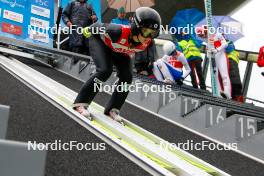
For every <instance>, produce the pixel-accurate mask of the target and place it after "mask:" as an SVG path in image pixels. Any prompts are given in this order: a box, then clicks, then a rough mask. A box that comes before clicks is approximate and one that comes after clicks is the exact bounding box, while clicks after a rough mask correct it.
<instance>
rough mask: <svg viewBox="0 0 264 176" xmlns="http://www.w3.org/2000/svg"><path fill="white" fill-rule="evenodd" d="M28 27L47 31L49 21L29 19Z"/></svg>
mask: <svg viewBox="0 0 264 176" xmlns="http://www.w3.org/2000/svg"><path fill="white" fill-rule="evenodd" d="M30 25H31V26H35V27H39V28H43V29H48V28H49V21H46V20H42V19H39V18H35V17H31V18H30Z"/></svg>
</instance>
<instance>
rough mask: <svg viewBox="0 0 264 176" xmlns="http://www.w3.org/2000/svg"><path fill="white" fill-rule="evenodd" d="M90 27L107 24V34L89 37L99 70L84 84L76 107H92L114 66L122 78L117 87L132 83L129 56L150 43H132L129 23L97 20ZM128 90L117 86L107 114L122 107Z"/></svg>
mask: <svg viewBox="0 0 264 176" xmlns="http://www.w3.org/2000/svg"><path fill="white" fill-rule="evenodd" d="M91 27H93V28H99V27H105V33H103V34H96V35H92V36H91V37H90V38H89V41H90V45H89V49H90V53H91V56H92V58H93V61H94V64H95V65H96V72H95V73H94V74H93V75H92V76H91V77H90V78H89V80H88V81H87V82H86V83H85V84H84V85H83V86H82V88H81V90H80V92H79V94H78V96H77V98H76V100H75V102H74V106H86V107H88V106H89V104H90V103H91V102H92V100H93V99H94V97H95V95H96V94H97V93H98V91H99V89H98V87H100V85H101V84H102V83H103V82H105V81H106V80H107V79H108V78H109V77H110V76H111V74H112V71H113V65H114V66H115V67H116V69H117V76H118V78H119V80H118V82H117V86H118V85H129V84H131V82H132V65H131V59H130V57H129V55H130V54H133V53H135V52H140V51H144V50H145V49H146V48H147V47H148V45H149V44H150V43H151V39H149V40H146V41H145V43H143V44H142V43H135V42H133V41H132V40H131V39H130V37H131V29H130V26H125V25H117V24H103V23H99V22H98V23H94V24H93V25H92V26H91ZM96 86H97V88H96ZM124 89H125V88H124ZM128 93H129V92H128V91H127V89H126V91H117V89H115V91H114V92H113V94H112V96H111V99H110V101H109V102H108V104H107V106H106V108H105V112H104V113H105V114H106V115H108V114H109V112H110V111H111V109H118V110H120V108H121V107H122V105H123V104H124V102H125V100H126V97H127V95H128Z"/></svg>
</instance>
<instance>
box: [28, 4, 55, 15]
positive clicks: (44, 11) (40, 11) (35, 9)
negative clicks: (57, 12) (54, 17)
mask: <svg viewBox="0 0 264 176" xmlns="http://www.w3.org/2000/svg"><path fill="white" fill-rule="evenodd" d="M31 13H33V14H35V15H39V16H43V17H46V18H50V10H49V9H46V8H43V7H39V6H36V5H31Z"/></svg>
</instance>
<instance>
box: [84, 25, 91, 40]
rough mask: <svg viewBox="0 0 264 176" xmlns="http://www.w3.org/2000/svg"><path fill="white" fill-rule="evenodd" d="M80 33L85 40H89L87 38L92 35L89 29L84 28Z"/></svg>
mask: <svg viewBox="0 0 264 176" xmlns="http://www.w3.org/2000/svg"><path fill="white" fill-rule="evenodd" d="M82 33H83V36H84V37H85V38H89V37H91V36H92V33H91V32H90V31H89V27H85V28H84V29H83V31H82Z"/></svg>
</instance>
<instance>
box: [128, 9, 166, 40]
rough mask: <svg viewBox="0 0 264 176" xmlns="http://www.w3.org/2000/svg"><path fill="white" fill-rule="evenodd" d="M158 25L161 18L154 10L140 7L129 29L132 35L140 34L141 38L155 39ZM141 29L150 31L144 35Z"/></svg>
mask: <svg viewBox="0 0 264 176" xmlns="http://www.w3.org/2000/svg"><path fill="white" fill-rule="evenodd" d="M160 25H161V18H160V15H159V13H158V12H157V11H156V10H154V9H152V8H149V7H140V8H137V9H136V12H135V14H134V18H133V22H132V24H131V27H132V32H133V34H139V33H141V34H142V36H143V37H149V36H150V37H151V38H155V37H157V36H158V35H159V30H160ZM143 28H145V29H150V31H151V32H147V34H144V31H143V30H142V29H143Z"/></svg>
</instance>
